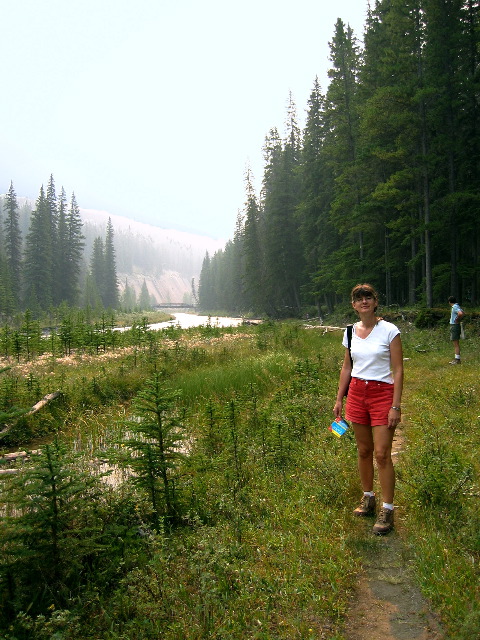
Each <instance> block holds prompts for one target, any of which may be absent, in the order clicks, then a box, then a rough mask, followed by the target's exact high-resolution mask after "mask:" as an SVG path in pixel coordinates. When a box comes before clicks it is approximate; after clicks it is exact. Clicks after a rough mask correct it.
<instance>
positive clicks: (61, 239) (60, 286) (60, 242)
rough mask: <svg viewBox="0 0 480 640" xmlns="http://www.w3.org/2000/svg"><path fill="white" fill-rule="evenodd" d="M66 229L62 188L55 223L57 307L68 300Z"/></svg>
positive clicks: (64, 195)
mask: <svg viewBox="0 0 480 640" xmlns="http://www.w3.org/2000/svg"><path fill="white" fill-rule="evenodd" d="M67 253H68V229H67V195H66V193H65V190H64V189H63V187H62V190H61V193H60V196H59V198H58V221H57V249H56V252H55V254H56V255H55V258H56V260H55V266H56V277H55V280H56V283H57V286H56V289H55V303H56V304H57V305H58V304H60V302H62V300H68V290H69V278H68V257H67Z"/></svg>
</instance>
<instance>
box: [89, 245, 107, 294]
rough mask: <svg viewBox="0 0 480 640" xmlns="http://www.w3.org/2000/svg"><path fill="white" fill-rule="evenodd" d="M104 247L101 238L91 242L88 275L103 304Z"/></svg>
mask: <svg viewBox="0 0 480 640" xmlns="http://www.w3.org/2000/svg"><path fill="white" fill-rule="evenodd" d="M105 271H106V268H105V245H104V243H103V240H102V238H100V236H97V237H96V238H95V240H94V241H93V250H92V255H91V258H90V275H91V280H92V283H91V284H92V285H94V288H95V291H96V294H97V295H98V296H99V298H100V301H101V302H102V304H103V300H104V297H105Z"/></svg>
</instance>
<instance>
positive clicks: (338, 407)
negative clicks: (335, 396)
mask: <svg viewBox="0 0 480 640" xmlns="http://www.w3.org/2000/svg"><path fill="white" fill-rule="evenodd" d="M342 410H343V401H342V400H337V401H336V402H335V406H334V407H333V415H334V416H335V418H341V417H342Z"/></svg>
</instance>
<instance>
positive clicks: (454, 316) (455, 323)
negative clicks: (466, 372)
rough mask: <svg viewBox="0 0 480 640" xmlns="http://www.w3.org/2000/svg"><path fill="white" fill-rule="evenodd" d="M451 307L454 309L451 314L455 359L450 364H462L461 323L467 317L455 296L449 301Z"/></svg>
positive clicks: (451, 338) (451, 335)
mask: <svg viewBox="0 0 480 640" xmlns="http://www.w3.org/2000/svg"><path fill="white" fill-rule="evenodd" d="M448 302H449V304H450V306H451V307H452V311H451V313H450V340H451V341H452V342H453V347H454V349H455V358H454V360H452V361H451V362H450V364H461V363H462V361H461V359H460V333H461V326H460V321H461V319H462V318H463V316H464V315H465V314H464V313H463V311H462V309H461V308H460V305H459V304H458V302H457V299H456V298H455V297H454V296H450V297H449V299H448Z"/></svg>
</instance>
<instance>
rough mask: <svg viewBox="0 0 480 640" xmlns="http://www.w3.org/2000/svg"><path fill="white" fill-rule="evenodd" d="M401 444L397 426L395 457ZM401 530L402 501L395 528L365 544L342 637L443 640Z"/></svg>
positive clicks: (356, 639) (368, 522)
mask: <svg viewBox="0 0 480 640" xmlns="http://www.w3.org/2000/svg"><path fill="white" fill-rule="evenodd" d="M403 442H404V433H403V429H398V430H397V433H396V435H395V439H394V444H393V454H394V460H396V459H398V456H399V455H401V452H402V448H403ZM372 524H373V521H372V520H371V519H365V521H361V522H360V526H364V527H365V536H368V535H369V530H370V529H371V527H372ZM401 530H402V509H401V505H400V506H399V508H397V509H396V511H395V530H394V531H393V532H392V533H390V534H389V535H387V536H374V535H373V534H372V536H371V537H372V540H371V544H370V545H369V546H368V548H367V546H366V551H365V556H364V568H363V569H364V570H363V572H362V574H361V576H360V577H359V582H358V587H357V593H356V598H355V601H354V602H353V603H352V606H351V608H350V611H349V612H348V615H347V620H346V624H345V629H344V638H345V640H442V639H444V634H443V632H442V630H441V627H440V624H439V623H438V621H437V620H436V618H435V616H434V614H433V613H432V612H431V611H430V608H429V605H428V603H427V602H426V600H425V599H424V598H423V596H422V594H421V593H420V590H419V589H418V587H417V586H416V584H415V582H414V580H413V575H412V572H411V569H410V560H409V558H408V550H407V549H406V547H405V545H404V544H403V542H402V537H401Z"/></svg>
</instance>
